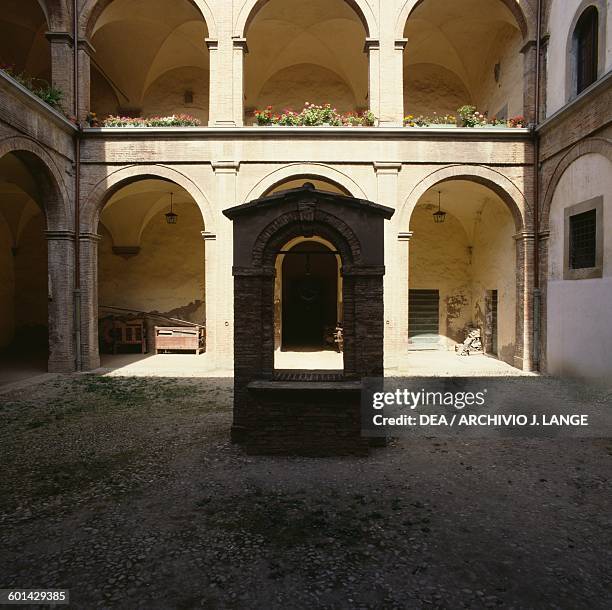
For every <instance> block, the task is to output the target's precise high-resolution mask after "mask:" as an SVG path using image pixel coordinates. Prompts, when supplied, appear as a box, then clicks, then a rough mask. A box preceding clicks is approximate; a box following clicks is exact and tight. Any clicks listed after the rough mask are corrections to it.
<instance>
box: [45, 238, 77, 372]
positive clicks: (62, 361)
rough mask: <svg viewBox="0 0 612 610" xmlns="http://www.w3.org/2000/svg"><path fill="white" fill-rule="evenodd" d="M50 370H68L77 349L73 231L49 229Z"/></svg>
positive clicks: (72, 363) (73, 363) (72, 367)
mask: <svg viewBox="0 0 612 610" xmlns="http://www.w3.org/2000/svg"><path fill="white" fill-rule="evenodd" d="M46 235H47V258H48V295H49V306H48V310H49V372H51V373H69V372H72V371H74V368H75V353H74V315H73V288H74V234H73V233H72V232H71V231H47V233H46Z"/></svg>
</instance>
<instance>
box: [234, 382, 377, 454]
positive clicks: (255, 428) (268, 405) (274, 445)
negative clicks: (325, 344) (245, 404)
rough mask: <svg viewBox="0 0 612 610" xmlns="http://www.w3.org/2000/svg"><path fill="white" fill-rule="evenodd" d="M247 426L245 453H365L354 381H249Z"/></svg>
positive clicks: (358, 390)
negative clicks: (248, 423)
mask: <svg viewBox="0 0 612 610" xmlns="http://www.w3.org/2000/svg"><path fill="white" fill-rule="evenodd" d="M248 392H249V395H250V397H251V404H252V408H253V413H252V415H253V417H252V418H250V421H251V422H253V424H252V427H250V429H249V430H248V432H246V433H245V434H244V435H241V436H243V438H244V440H245V444H246V450H247V453H249V454H251V455H301V456H312V457H326V456H341V455H353V456H354V455H357V456H366V455H368V446H369V439H367V438H364V437H362V436H361V383H360V382H358V381H307V382H301V381H253V382H251V383H250V384H249V385H248Z"/></svg>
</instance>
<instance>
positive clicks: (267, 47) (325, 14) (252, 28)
mask: <svg viewBox="0 0 612 610" xmlns="http://www.w3.org/2000/svg"><path fill="white" fill-rule="evenodd" d="M256 10H257V12H256V13H255V14H254V15H252V16H251V19H250V21H249V24H248V28H247V31H246V39H247V44H248V48H249V53H248V55H246V57H245V65H244V69H245V83H244V86H245V122H246V123H247V124H252V123H253V122H254V117H253V112H254V111H255V110H257V109H263V108H266V107H267V106H271V107H272V111H273V112H274V113H278V114H280V113H282V112H283V111H284V110H285V109H291V110H294V111H298V112H299V111H300V110H302V108H303V107H304V104H305V103H306V102H310V103H311V104H319V105H323V104H327V103H329V104H331V105H332V107H334V108H336V109H337V111H338V112H340V113H345V112H359V111H363V110H366V109H367V108H368V104H369V102H368V60H367V55H366V54H365V53H364V44H365V39H366V35H367V34H366V30H365V27H364V25H363V21H362V18H360V15H359V14H358V13H357V11H356V9H355V8H354V7H352V6H351V5H350V4H349V3H348V2H345V1H344V0H312V1H310V2H307V3H304V2H301V1H300V0H269V1H268V2H265V3H260V5H259V8H258V9H256Z"/></svg>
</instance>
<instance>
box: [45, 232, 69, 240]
mask: <svg viewBox="0 0 612 610" xmlns="http://www.w3.org/2000/svg"><path fill="white" fill-rule="evenodd" d="M45 237H46V238H47V241H74V231H66V230H60V231H45Z"/></svg>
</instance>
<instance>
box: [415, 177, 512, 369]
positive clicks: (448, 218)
mask: <svg viewBox="0 0 612 610" xmlns="http://www.w3.org/2000/svg"><path fill="white" fill-rule="evenodd" d="M440 211H441V214H440ZM436 215H437V216H436ZM410 232H411V237H410V254H409V275H408V277H409V291H408V295H407V298H408V311H409V313H408V316H409V319H408V346H409V350H428V351H437V352H448V351H451V352H454V351H455V349H456V348H458V347H459V346H460V345H461V344H462V343H463V342H464V341H465V340H466V338H467V337H468V335H469V333H470V332H473V331H477V334H478V335H479V337H480V343H481V345H482V351H483V352H484V353H485V354H488V355H491V356H494V357H496V358H498V359H500V360H503V361H505V362H507V363H509V364H512V365H514V363H515V360H514V357H515V352H516V329H517V273H516V269H517V265H516V252H515V248H516V245H515V240H514V235H515V233H516V226H515V221H514V218H513V216H512V214H511V213H510V210H509V209H508V206H507V205H506V204H505V203H504V201H502V199H501V198H500V197H499V196H498V195H497V194H496V193H495V192H494V191H492V190H491V189H489V188H488V187H486V186H484V185H481V184H478V183H476V182H472V181H469V180H448V181H445V182H442V183H439V184H436V185H434V186H433V187H431V188H430V189H428V190H427V191H426V192H425V193H424V194H423V196H422V197H421V198H420V199H419V202H418V204H417V205H416V207H415V209H414V210H413V213H412V216H411V219H410Z"/></svg>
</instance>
